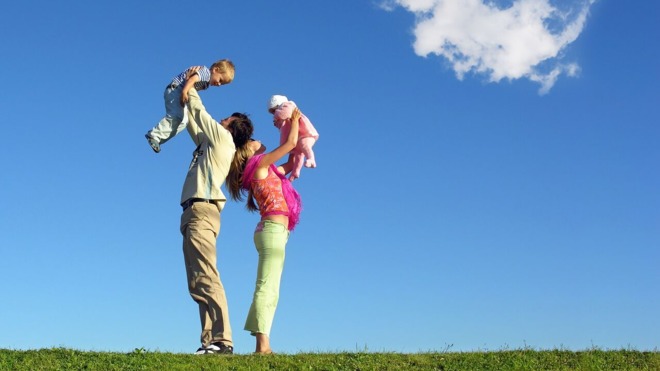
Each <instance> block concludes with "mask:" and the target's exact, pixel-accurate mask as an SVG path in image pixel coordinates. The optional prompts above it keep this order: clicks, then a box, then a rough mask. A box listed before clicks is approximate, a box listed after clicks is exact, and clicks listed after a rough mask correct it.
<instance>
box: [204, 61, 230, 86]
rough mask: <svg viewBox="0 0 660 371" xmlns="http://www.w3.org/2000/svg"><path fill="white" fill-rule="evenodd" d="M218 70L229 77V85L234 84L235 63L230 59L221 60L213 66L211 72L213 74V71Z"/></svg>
mask: <svg viewBox="0 0 660 371" xmlns="http://www.w3.org/2000/svg"><path fill="white" fill-rule="evenodd" d="M214 68H217V69H218V71H220V73H222V74H224V75H226V76H227V78H228V79H229V81H227V83H230V82H232V80H234V70H235V69H234V63H233V62H232V61H230V60H229V59H221V60H219V61H217V62H215V63H213V64H212V65H211V68H210V70H211V72H213V69H214Z"/></svg>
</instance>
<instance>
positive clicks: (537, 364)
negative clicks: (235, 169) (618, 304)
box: [0, 348, 660, 371]
mask: <svg viewBox="0 0 660 371" xmlns="http://www.w3.org/2000/svg"><path fill="white" fill-rule="evenodd" d="M0 370H30V371H36V370H103V371H106V370H159V371H165V370H447V371H449V370H470V371H472V370H534V371H537V370H653V371H658V370H660V352H658V351H657V350H655V351H652V352H646V351H644V352H643V351H634V350H599V349H591V350H585V351H577V352H574V351H568V350H530V349H521V350H502V351H489V352H439V353H438V352H428V353H413V354H402V353H371V352H356V353H299V354H277V355H271V356H258V355H233V356H220V355H205V356H195V355H188V354H173V353H160V352H148V351H145V350H144V349H135V350H134V351H133V352H131V353H128V354H125V353H109V352H84V351H79V350H72V349H64V348H55V349H41V350H26V351H23V350H7V349H0Z"/></svg>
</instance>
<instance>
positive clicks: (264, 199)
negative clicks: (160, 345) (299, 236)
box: [226, 108, 302, 354]
mask: <svg viewBox="0 0 660 371" xmlns="http://www.w3.org/2000/svg"><path fill="white" fill-rule="evenodd" d="M300 117H301V113H300V110H298V109H297V108H296V109H295V110H294V111H293V113H292V116H291V130H290V131H289V135H288V137H287V138H286V141H284V143H282V144H280V146H279V147H277V148H276V149H275V150H273V151H272V152H269V153H265V154H264V152H265V150H266V148H265V147H264V146H262V145H261V143H259V142H258V141H252V142H250V143H248V145H246V146H244V147H241V148H239V149H237V150H236V153H235V154H234V161H233V162H232V165H231V168H230V170H229V174H228V176H227V181H226V184H227V189H228V191H229V194H230V195H231V197H232V199H234V200H239V201H240V200H242V199H243V195H244V194H245V193H247V197H248V200H247V201H248V202H247V208H248V210H250V211H257V210H258V211H259V213H260V214H261V221H260V222H259V223H258V224H257V227H256V229H255V231H254V244H255V245H256V248H257V252H258V253H259V263H258V266H257V280H256V285H255V289H254V296H253V299H252V305H251V306H250V311H249V312H248V317H247V319H246V321H245V327H244V328H245V330H246V331H249V332H250V334H251V335H253V336H255V337H256V349H255V352H256V353H259V354H270V353H272V350H271V347H270V330H271V326H272V324H273V318H274V317H275V310H276V308H277V302H278V300H279V292H280V280H281V277H282V270H283V269H284V255H285V247H286V243H287V241H288V239H289V232H290V231H292V230H293V229H294V228H295V226H296V224H297V223H298V218H299V215H300V210H301V208H302V204H301V201H300V196H299V195H298V193H297V192H296V190H295V189H294V188H293V186H292V185H291V182H290V181H289V180H288V179H286V177H285V176H284V174H286V173H287V172H289V171H290V168H289V167H288V165H287V164H285V165H283V166H280V167H276V166H275V162H276V161H278V160H279V159H281V158H282V157H284V156H286V155H287V154H288V153H289V152H290V151H291V150H292V149H294V148H295V147H296V144H297V143H298V129H299V128H298V123H299V121H300ZM255 201H256V204H255Z"/></svg>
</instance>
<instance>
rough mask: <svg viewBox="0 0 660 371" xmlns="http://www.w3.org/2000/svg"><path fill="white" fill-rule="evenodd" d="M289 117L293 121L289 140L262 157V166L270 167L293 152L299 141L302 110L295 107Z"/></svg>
mask: <svg viewBox="0 0 660 371" xmlns="http://www.w3.org/2000/svg"><path fill="white" fill-rule="evenodd" d="M289 119H290V120H291V123H290V124H289V125H291V130H290V131H289V136H288V137H287V140H286V141H285V142H284V143H282V144H280V146H279V147H277V148H275V149H274V150H272V151H271V152H268V153H266V154H265V155H264V156H263V157H262V158H261V161H260V162H259V167H260V168H268V167H269V166H270V165H271V164H274V163H275V162H277V161H279V160H280V159H281V158H282V157H284V156H286V155H287V154H288V153H289V152H291V150H292V149H294V148H296V144H297V143H298V125H299V124H298V121H299V120H300V110H299V109H298V108H296V109H294V110H293V113H292V114H291V117H290V118H289Z"/></svg>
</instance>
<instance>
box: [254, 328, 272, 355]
mask: <svg viewBox="0 0 660 371" xmlns="http://www.w3.org/2000/svg"><path fill="white" fill-rule="evenodd" d="M255 337H256V338H257V348H256V349H255V351H254V353H255V354H273V350H272V349H270V339H269V338H268V335H266V334H261V333H257V334H256V335H255Z"/></svg>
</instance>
